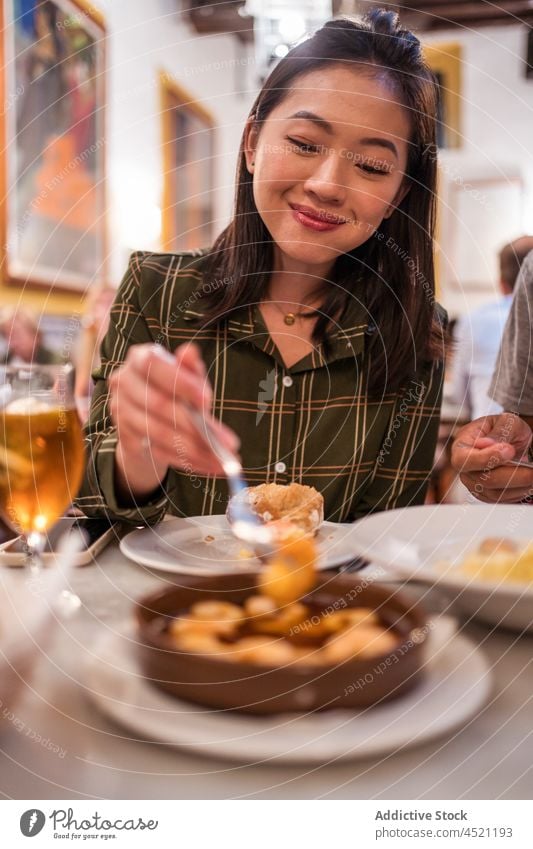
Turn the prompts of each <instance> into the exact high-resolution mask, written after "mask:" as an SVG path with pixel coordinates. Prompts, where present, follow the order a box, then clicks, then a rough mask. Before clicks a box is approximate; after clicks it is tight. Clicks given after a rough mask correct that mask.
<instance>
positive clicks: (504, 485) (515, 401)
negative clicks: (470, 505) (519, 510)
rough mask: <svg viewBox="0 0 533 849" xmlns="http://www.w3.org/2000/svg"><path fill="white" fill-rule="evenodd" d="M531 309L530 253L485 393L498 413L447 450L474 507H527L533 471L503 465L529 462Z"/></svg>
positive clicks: (532, 373) (473, 424) (532, 394)
mask: <svg viewBox="0 0 533 849" xmlns="http://www.w3.org/2000/svg"><path fill="white" fill-rule="evenodd" d="M532 309H533V251H531V252H530V253H529V254H528V255H527V256H526V258H525V260H524V262H523V264H522V267H521V269H520V274H519V276H518V280H517V282H516V286H515V292H514V297H513V301H512V305H511V311H510V313H509V317H508V319H507V323H506V325H505V329H504V333H503V338H502V343H501V347H500V352H499V356H498V359H497V362H496V367H495V370H494V374H493V378H492V383H491V385H490V388H489V395H490V396H491V397H492V398H493V399H494V400H495V401H496V402H498V403H499V404H500V405H501V406H502V407H503V408H504V412H502V413H500V414H499V415H489V416H485V417H483V418H481V419H476V420H475V421H473V422H471V423H470V424H468V425H465V427H463V428H461V430H460V431H459V432H458V434H457V438H456V440H455V442H454V445H453V448H452V462H453V465H454V468H455V469H456V471H457V472H458V473H459V474H460V477H461V481H462V482H463V483H464V485H465V486H466V487H467V489H469V490H470V492H471V493H472V494H473V495H475V497H476V498H477V499H479V500H480V501H485V502H498V501H501V502H509V503H514V502H519V501H524V500H525V501H527V502H530V501H531V495H532V493H533V469H529V468H526V467H518V466H514V465H508V463H509V461H510V460H513V461H516V460H526V461H529V462H532V461H533V455H532V452H531V442H532V430H531V428H532V427H533V359H532V327H533V324H532Z"/></svg>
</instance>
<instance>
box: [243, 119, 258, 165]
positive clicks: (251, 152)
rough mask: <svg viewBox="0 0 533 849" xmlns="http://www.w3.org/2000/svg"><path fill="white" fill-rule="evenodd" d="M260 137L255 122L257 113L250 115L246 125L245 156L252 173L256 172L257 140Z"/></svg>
mask: <svg viewBox="0 0 533 849" xmlns="http://www.w3.org/2000/svg"><path fill="white" fill-rule="evenodd" d="M258 139H259V130H258V129H257V124H256V122H255V115H253V114H252V115H250V117H249V118H248V120H247V121H246V124H245V127H244V157H245V159H246V168H247V169H248V171H249V172H250V174H253V173H254V167H255V151H256V148H257V141H258Z"/></svg>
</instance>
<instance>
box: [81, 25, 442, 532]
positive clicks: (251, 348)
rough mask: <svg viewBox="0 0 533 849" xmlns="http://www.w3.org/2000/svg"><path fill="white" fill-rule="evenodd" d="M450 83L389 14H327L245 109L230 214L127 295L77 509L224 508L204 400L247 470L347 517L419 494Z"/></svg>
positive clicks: (95, 413)
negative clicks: (442, 131)
mask: <svg viewBox="0 0 533 849" xmlns="http://www.w3.org/2000/svg"><path fill="white" fill-rule="evenodd" d="M437 101H438V88H437V85H436V80H435V77H434V75H433V73H432V71H431V70H430V69H429V67H428V66H427V65H426V63H425V60H424V56H423V52H422V48H421V45H420V42H419V41H418V39H417V38H416V37H415V36H414V35H413V34H412V33H410V32H408V31H407V30H403V29H401V26H400V24H399V20H398V16H397V15H396V14H395V13H393V12H391V11H383V10H372V11H371V12H369V14H368V15H367V16H366V18H365V19H363V20H361V21H358V20H346V19H336V20H333V21H329V22H328V23H327V24H326V25H324V26H323V27H322V28H321V29H319V30H318V31H317V32H316V33H315V34H314V35H313V36H312V37H311V38H308V39H306V40H305V41H303V42H301V43H300V44H298V45H297V46H296V47H294V48H293V49H292V50H291V51H289V53H288V54H287V55H286V56H285V57H283V58H282V59H281V60H280V62H279V63H278V64H277V65H276V67H275V68H274V69H273V70H272V72H271V74H270V75H269V77H268V78H267V80H266V81H265V83H264V85H263V88H262V89H261V91H260V92H259V94H258V96H257V98H256V101H255V103H254V104H253V106H252V109H251V112H250V114H249V116H248V119H247V121H246V124H245V127H244V131H243V136H242V141H241V146H240V150H239V161H238V169H237V176H236V200H235V209H234V215H233V218H232V220H231V222H230V224H229V225H228V226H227V227H226V229H225V230H224V231H223V232H222V233H221V234H220V235H219V236H218V238H217V239H216V241H215V243H214V245H212V246H211V247H210V248H208V249H206V250H198V251H193V252H190V253H180V254H169V253H161V254H157V253H148V252H136V253H134V254H133V255H132V257H131V259H130V265H129V268H128V270H127V272H126V274H125V277H124V279H123V281H122V284H121V286H120V288H119V291H118V293H117V298H116V300H115V303H114V304H113V306H112V308H111V318H110V325H109V330H108V333H107V335H106V336H105V338H104V341H103V343H102V349H101V351H102V362H101V366H100V369H99V370H98V372H97V373H96V387H95V391H94V395H93V401H92V405H91V415H90V419H89V423H88V425H87V428H86V433H87V446H88V461H87V470H86V479H85V483H84V486H83V488H82V491H81V493H80V497H79V498H78V503H79V506H80V507H81V508H82V509H83V510H84V511H85V512H86V513H88V514H90V515H99V514H102V513H105V514H110V515H113V516H116V517H117V518H120V519H122V520H125V521H128V522H132V523H136V524H139V523H144V524H146V523H150V524H153V523H155V522H157V521H159V520H160V519H161V518H162V517H163V515H164V513H165V512H171V513H174V514H175V515H185V516H195V515H206V514H211V513H214V512H217V513H223V512H224V511H225V509H226V505H227V498H228V492H227V484H226V480H225V478H224V476H223V469H222V467H221V464H220V461H219V459H218V457H217V455H216V454H215V452H214V451H213V450H212V448H211V446H210V445H209V442H208V439H204V438H203V437H202V435H201V434H200V433H199V431H198V430H197V428H196V426H195V424H194V420H193V418H192V416H191V408H194V409H195V410H196V411H197V412H200V413H202V415H203V417H204V419H205V421H206V422H209V424H210V426H211V427H213V428H214V429H215V431H216V433H217V434H218V436H219V438H220V439H221V440H222V442H223V443H224V444H225V445H226V447H227V448H229V449H231V450H233V451H237V450H239V444H240V453H241V458H242V464H243V469H244V475H245V477H246V478H247V480H248V481H249V483H250V484H257V483H262V482H264V481H265V480H267V481H269V482H272V483H289V482H291V481H292V480H295V481H298V482H300V483H303V484H308V485H311V486H315V487H316V488H318V489H319V490H320V491H321V492H322V494H323V496H324V500H325V516H326V518H328V519H330V520H332V521H350V520H354V519H356V518H358V517H360V516H364V515H367V514H369V513H371V512H373V511H376V510H387V509H392V508H395V507H400V506H406V505H409V504H422V503H423V502H424V497H425V492H426V489H427V484H428V479H429V475H430V471H431V466H432V461H433V456H434V452H435V443H436V436H437V430H438V423H439V413H440V404H441V395H442V382H443V371H444V369H443V358H444V350H443V346H444V341H443V324H444V323H445V315H444V313H443V311H442V309H441V308H439V307H438V306H437V305H436V304H435V300H434V291H435V288H434V268H433V241H432V236H433V226H434V213H435V197H436V174H437V164H436V158H437V157H436V116H437Z"/></svg>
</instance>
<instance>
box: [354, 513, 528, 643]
mask: <svg viewBox="0 0 533 849" xmlns="http://www.w3.org/2000/svg"><path fill="white" fill-rule="evenodd" d="M487 537H508V538H509V539H513V540H516V541H517V542H521V543H524V544H526V543H528V542H531V541H533V507H532V506H530V505H528V504H461V505H454V504H440V505H428V506H425V507H406V508H403V509H401V510H389V511H388V512H386V513H376V514H375V515H373V516H368V517H367V518H365V519H360V520H359V521H358V522H356V523H355V524H354V526H353V532H352V533H351V535H350V543H351V545H352V546H353V552H354V554H358V555H360V556H361V557H364V558H365V559H368V560H370V561H371V562H372V563H373V564H376V565H378V566H380V567H382V568H384V569H385V572H386V575H384V574H383V573H382V574H381V578H387V577H391V578H394V577H398V576H400V577H403V578H408V579H415V580H418V581H423V582H425V583H428V584H435V583H438V585H439V587H443V588H445V589H447V590H449V591H450V593H451V594H452V595H453V597H454V598H455V599H456V601H457V604H458V605H459V606H460V608H461V609H462V610H463V611H464V612H466V613H468V614H469V615H471V616H475V617H476V618H479V619H481V620H482V621H484V622H489V623H491V624H493V625H504V626H505V627H507V628H514V629H519V630H523V629H525V630H527V631H533V583H530V584H520V583H515V582H510V581H507V582H504V581H481V580H478V579H477V578H475V577H472V576H471V575H466V574H463V573H461V571H460V570H459V568H458V567H459V565H460V562H461V560H462V558H463V557H464V556H465V555H466V554H467V552H469V551H470V550H471V549H473V548H475V547H476V546H477V545H478V544H479V543H480V542H481V541H482V540H483V539H486V538H487ZM443 561H447V565H446V566H445V567H443V565H442V564H443ZM370 570H372V567H370ZM361 574H367V575H368V572H362V573H361Z"/></svg>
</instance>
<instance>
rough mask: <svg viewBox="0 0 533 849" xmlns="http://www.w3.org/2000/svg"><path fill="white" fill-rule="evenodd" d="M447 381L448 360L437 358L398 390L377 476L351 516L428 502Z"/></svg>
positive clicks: (376, 466)
mask: <svg viewBox="0 0 533 849" xmlns="http://www.w3.org/2000/svg"><path fill="white" fill-rule="evenodd" d="M443 381H444V364H443V363H442V362H441V361H439V362H437V361H436V362H434V363H433V365H432V366H430V367H428V368H427V369H425V370H423V371H422V372H421V374H419V375H417V376H416V377H413V379H412V380H411V381H410V382H409V383H408V384H407V385H406V386H405V388H404V389H403V390H402V391H400V392H399V393H398V397H397V399H396V403H395V405H394V407H393V410H392V413H391V417H390V420H389V426H388V430H387V434H386V437H385V439H384V440H383V443H382V446H381V449H380V452H379V454H378V457H377V460H376V465H375V469H374V475H373V478H372V479H371V481H370V483H369V484H368V487H367V489H366V490H365V492H364V493H363V496H362V498H361V500H360V501H359V502H358V504H357V507H356V510H355V513H354V516H353V519H360V518H362V517H363V516H366V515H368V514H369V513H374V512H377V511H381V510H392V509H394V508H396V507H409V506H411V505H415V504H423V503H424V501H425V497H426V491H427V487H428V483H429V478H430V475H431V470H432V468H433V462H434V457H435V447H436V444H437V436H438V429H439V420H440V408H441V403H442V387H443Z"/></svg>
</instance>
